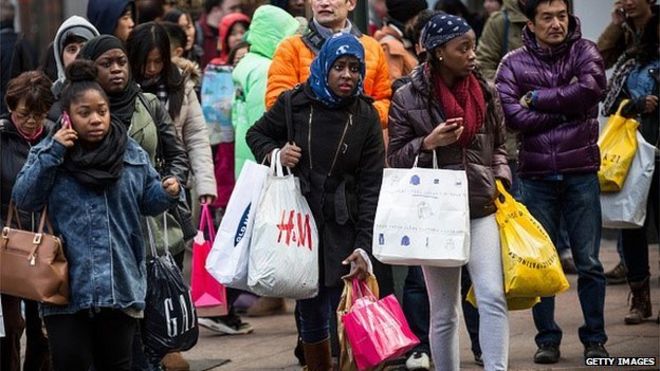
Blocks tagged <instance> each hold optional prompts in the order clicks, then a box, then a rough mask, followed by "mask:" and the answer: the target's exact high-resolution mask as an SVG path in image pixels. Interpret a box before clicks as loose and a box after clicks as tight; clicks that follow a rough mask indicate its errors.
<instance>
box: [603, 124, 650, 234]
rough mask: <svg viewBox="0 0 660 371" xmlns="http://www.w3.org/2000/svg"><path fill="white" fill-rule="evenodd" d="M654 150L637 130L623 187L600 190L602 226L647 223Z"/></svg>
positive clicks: (616, 226) (636, 225) (636, 226)
mask: <svg viewBox="0 0 660 371" xmlns="http://www.w3.org/2000/svg"><path fill="white" fill-rule="evenodd" d="M655 151H656V148H655V146H653V145H651V144H649V143H647V142H646V141H645V140H644V138H643V137H642V134H640V133H639V131H638V132H637V152H635V158H634V159H633V162H632V165H630V170H629V171H628V176H627V177H626V181H625V183H623V188H621V190H620V191H619V192H615V193H601V194H600V208H601V210H602V213H603V221H602V225H603V228H612V229H620V228H621V229H628V228H641V227H642V226H643V225H644V221H645V220H646V204H647V202H648V196H649V190H650V188H651V181H652V180H653V170H654V168H655Z"/></svg>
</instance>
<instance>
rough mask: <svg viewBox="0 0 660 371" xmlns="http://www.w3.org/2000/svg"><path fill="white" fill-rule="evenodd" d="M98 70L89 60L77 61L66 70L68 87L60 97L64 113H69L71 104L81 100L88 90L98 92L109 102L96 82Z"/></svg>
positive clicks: (65, 86) (65, 87) (66, 86)
mask: <svg viewBox="0 0 660 371" xmlns="http://www.w3.org/2000/svg"><path fill="white" fill-rule="evenodd" d="M97 75H98V73H97V68H96V65H95V64H94V62H92V61H90V60H87V59H76V60H74V61H73V62H71V64H69V65H68V66H67V68H66V81H67V82H66V85H64V89H63V90H62V95H61V96H60V103H61V104H62V109H63V110H64V111H69V108H71V103H74V102H76V101H77V100H78V99H80V96H81V95H83V94H84V93H85V92H86V91H88V90H96V91H98V92H99V93H100V94H101V96H102V97H103V98H104V99H105V100H106V102H107V101H108V96H107V95H106V93H105V91H104V90H103V88H102V87H101V85H99V83H98V82H97V81H96V78H97Z"/></svg>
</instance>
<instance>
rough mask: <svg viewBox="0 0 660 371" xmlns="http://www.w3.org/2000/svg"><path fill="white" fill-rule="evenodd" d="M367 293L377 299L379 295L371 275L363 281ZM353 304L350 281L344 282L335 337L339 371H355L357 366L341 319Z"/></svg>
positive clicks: (376, 282) (376, 284) (376, 283)
mask: <svg viewBox="0 0 660 371" xmlns="http://www.w3.org/2000/svg"><path fill="white" fill-rule="evenodd" d="M365 283H366V285H367V287H368V288H369V291H371V293H372V294H374V296H375V297H377V298H379V297H380V293H379V289H378V281H376V277H375V276H374V275H373V274H370V275H369V276H367V280H366V281H365ZM352 303H353V284H352V283H351V280H344V291H342V293H341V299H340V301H339V305H338V306H337V335H338V337H339V348H340V355H339V370H340V371H355V370H357V365H356V364H355V359H354V358H353V353H352V351H351V344H350V343H349V342H348V338H347V337H346V333H345V332H344V323H343V322H342V320H341V318H342V317H343V316H344V314H346V313H348V312H350V311H351V306H352Z"/></svg>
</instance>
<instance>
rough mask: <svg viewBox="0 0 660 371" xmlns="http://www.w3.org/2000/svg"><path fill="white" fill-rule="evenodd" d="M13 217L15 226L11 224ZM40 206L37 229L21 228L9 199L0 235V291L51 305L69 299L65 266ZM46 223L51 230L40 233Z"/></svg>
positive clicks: (16, 212)
mask: <svg viewBox="0 0 660 371" xmlns="http://www.w3.org/2000/svg"><path fill="white" fill-rule="evenodd" d="M13 217H16V221H17V226H18V228H12V227H11V226H12V224H11V222H12V219H13ZM47 218H48V216H47V207H44V209H43V211H42V213H41V218H40V221H39V229H38V230H37V232H36V233H35V232H31V231H25V230H22V228H21V225H20V220H19V215H18V210H17V209H16V207H15V205H14V202H13V200H12V201H10V202H9V210H8V211H7V219H6V221H7V222H6V223H5V227H4V228H3V229H2V238H1V239H0V292H2V293H3V294H8V295H13V296H17V297H20V298H25V299H30V300H34V301H38V302H42V303H47V304H54V305H66V304H68V303H69V269H68V263H67V260H66V257H65V256H64V250H63V248H62V242H61V240H60V239H59V238H57V237H55V236H53V235H52V233H53V227H52V226H51V224H50V222H47ZM46 224H47V225H48V228H49V231H50V233H51V234H48V233H44V227H45V226H46Z"/></svg>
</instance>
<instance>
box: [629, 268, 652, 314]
mask: <svg viewBox="0 0 660 371" xmlns="http://www.w3.org/2000/svg"><path fill="white" fill-rule="evenodd" d="M629 285H630V291H631V292H630V293H631V295H632V304H631V305H630V311H629V312H628V314H627V315H626V318H625V319H624V321H625V322H626V325H637V324H639V323H642V321H643V320H644V319H645V318H649V317H651V291H650V288H649V278H648V277H647V278H646V279H645V280H644V281H642V282H630V283H629Z"/></svg>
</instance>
